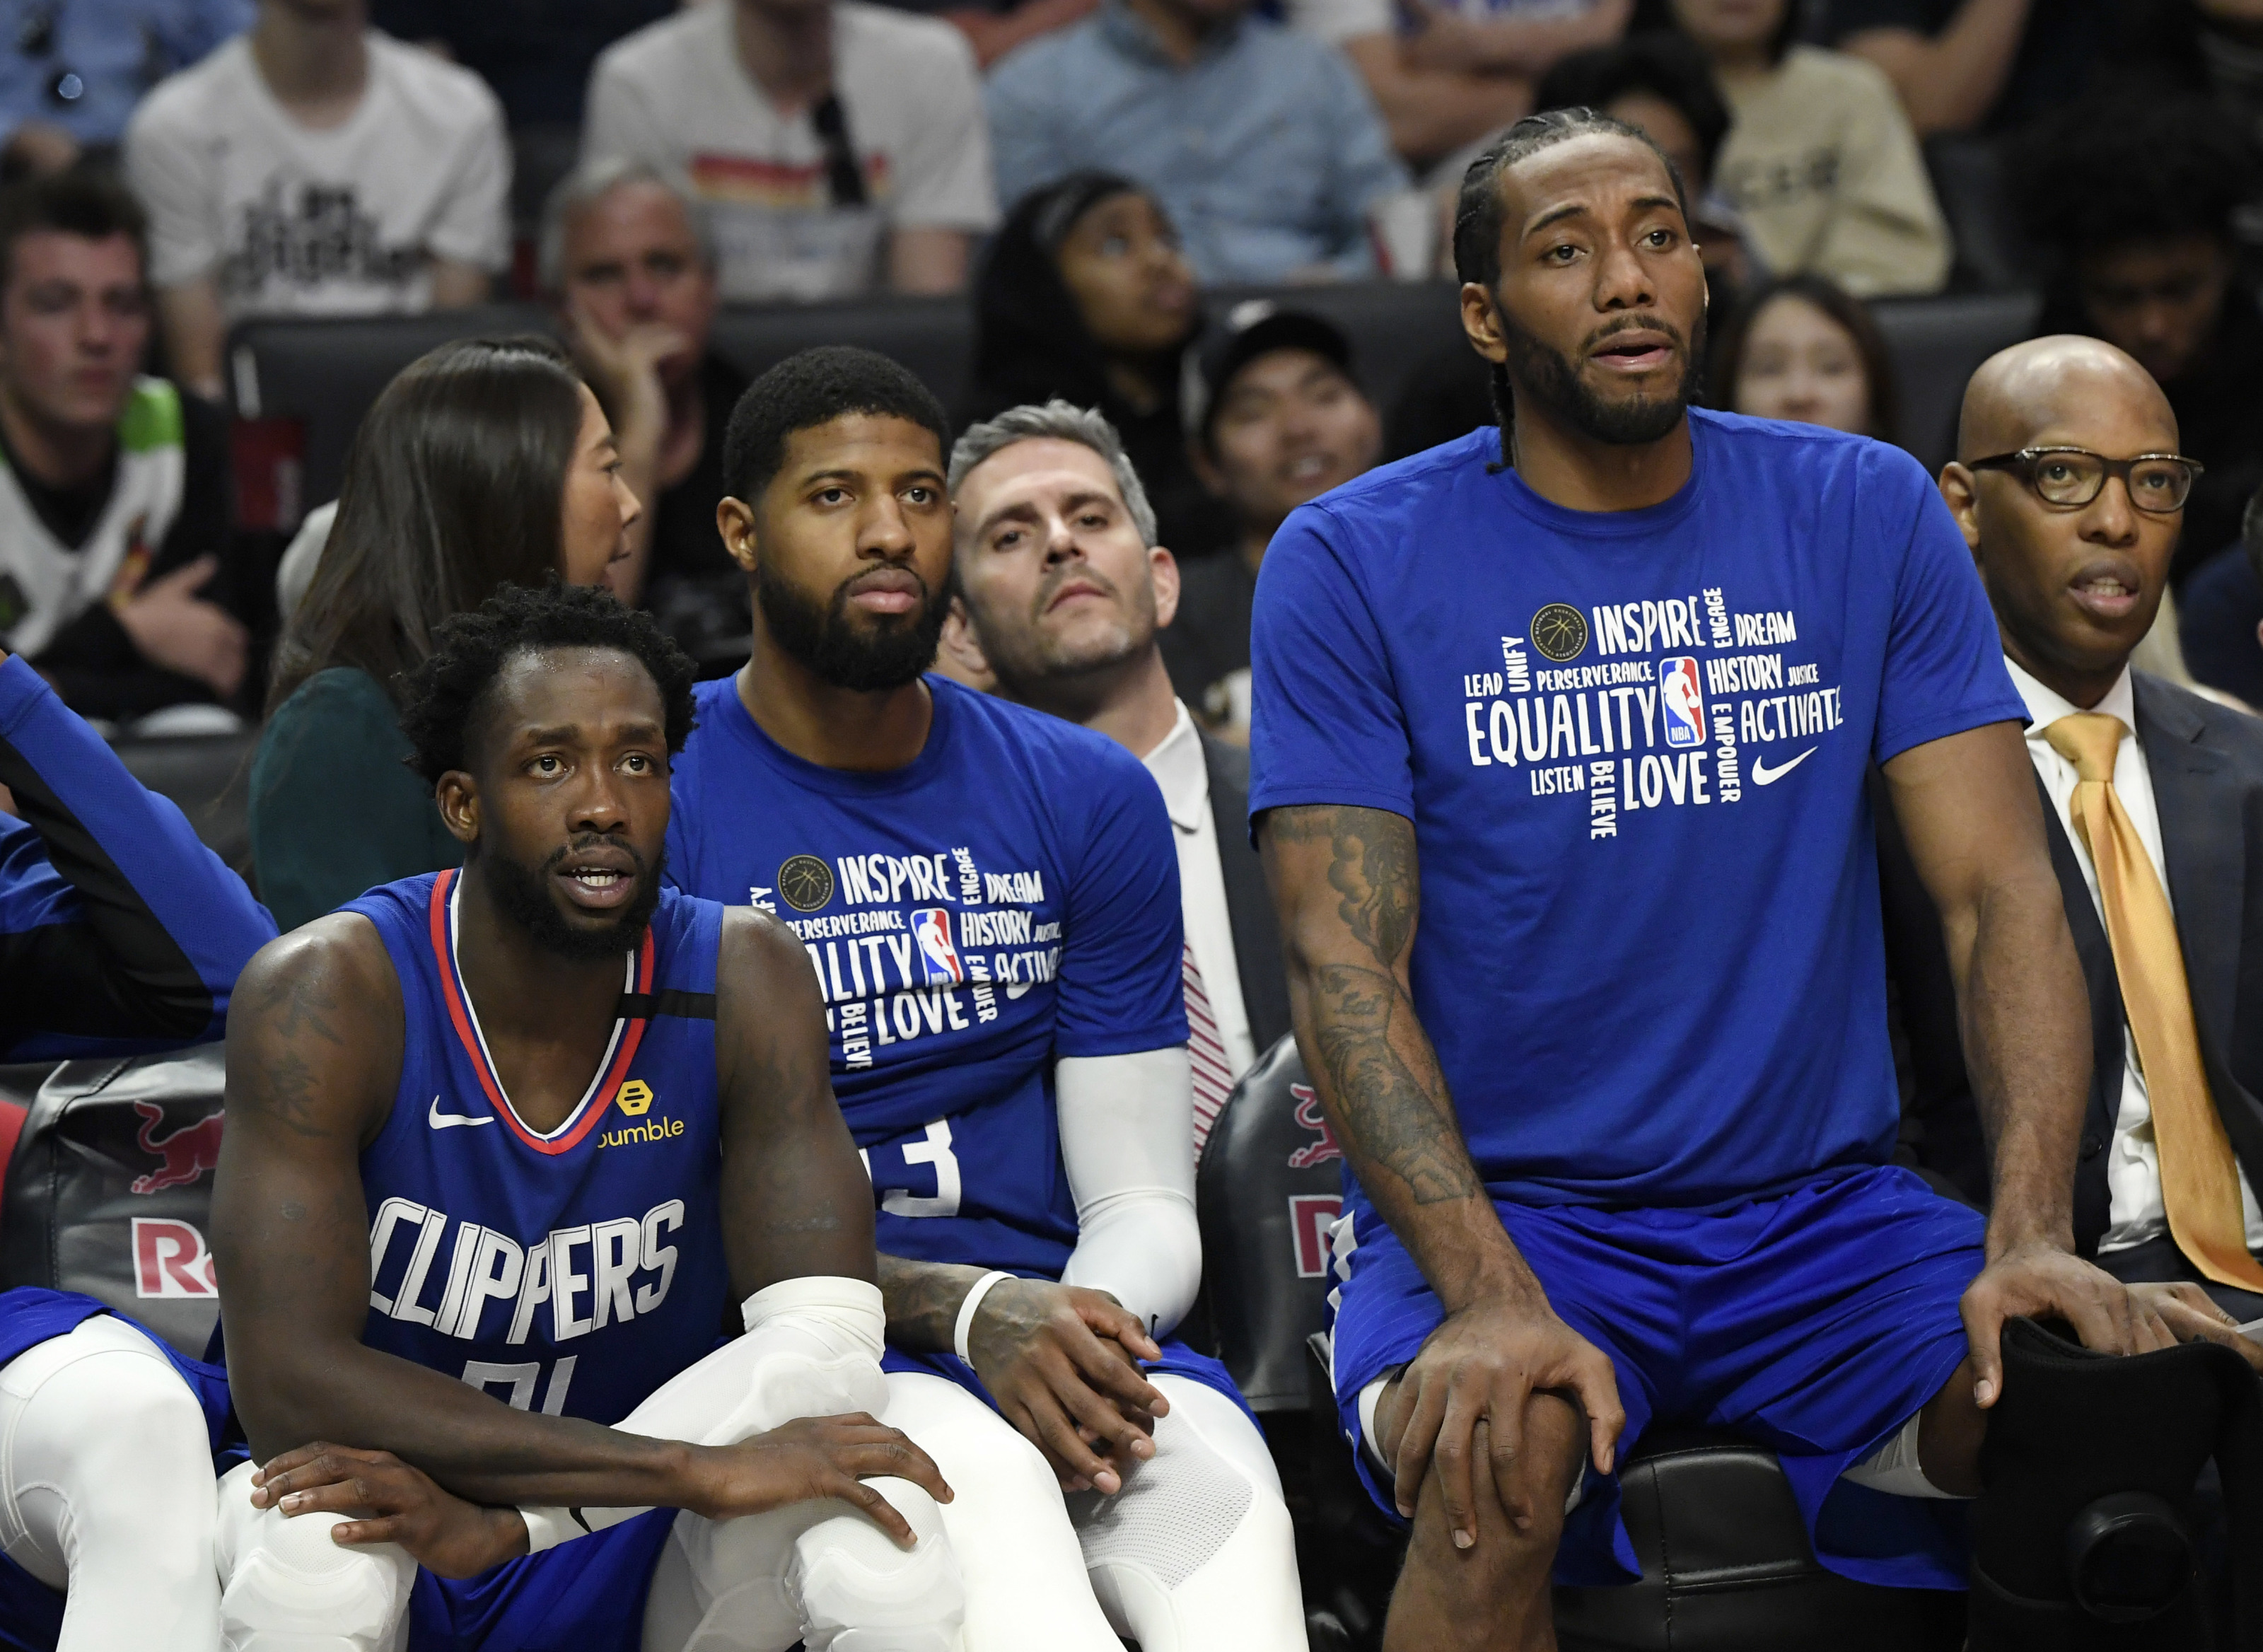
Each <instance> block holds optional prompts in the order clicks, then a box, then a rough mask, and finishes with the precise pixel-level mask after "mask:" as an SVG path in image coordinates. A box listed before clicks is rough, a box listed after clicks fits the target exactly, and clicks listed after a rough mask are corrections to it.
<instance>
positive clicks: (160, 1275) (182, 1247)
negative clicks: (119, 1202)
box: [134, 1216, 220, 1300]
mask: <svg viewBox="0 0 2263 1652" xmlns="http://www.w3.org/2000/svg"><path fill="white" fill-rule="evenodd" d="M219 1294H220V1280H219V1279H218V1277H217V1276H216V1275H215V1273H214V1272H213V1254H212V1251H211V1250H210V1249H208V1248H207V1247H206V1244H205V1236H204V1235H203V1234H201V1233H199V1231H198V1230H197V1229H196V1228H195V1226H194V1225H193V1224H192V1223H189V1222H185V1221H163V1220H161V1219H159V1218H156V1217H151V1216H136V1217H135V1218H134V1295H136V1296H139V1297H144V1298H148V1297H156V1298H161V1299H171V1300H178V1299H180V1298H182V1297H189V1296H218V1295H219Z"/></svg>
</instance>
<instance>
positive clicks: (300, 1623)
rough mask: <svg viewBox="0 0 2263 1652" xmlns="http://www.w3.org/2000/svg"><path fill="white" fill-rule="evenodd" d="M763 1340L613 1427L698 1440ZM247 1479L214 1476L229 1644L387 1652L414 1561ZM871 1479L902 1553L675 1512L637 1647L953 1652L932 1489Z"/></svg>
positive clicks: (945, 1555)
mask: <svg viewBox="0 0 2263 1652" xmlns="http://www.w3.org/2000/svg"><path fill="white" fill-rule="evenodd" d="M762 1342H763V1339H762V1338H760V1337H755V1336H748V1337H736V1338H734V1339H733V1340H732V1341H731V1342H729V1343H727V1344H725V1345H724V1346H723V1347H721V1348H719V1349H718V1350H716V1351H714V1352H713V1353H712V1354H710V1355H708V1357H707V1358H706V1359H703V1360H701V1361H700V1362H699V1363H698V1365H696V1366H692V1367H690V1369H689V1370H687V1371H685V1372H683V1373H682V1374H680V1375H679V1376H677V1377H676V1379H674V1380H672V1381H670V1382H669V1383H668V1384H667V1385H666V1386H664V1387H662V1388H660V1389H658V1390H657V1391H655V1392H654V1394H653V1395H651V1397H650V1398H648V1399H647V1400H646V1401H645V1402H644V1403H643V1404H642V1405H640V1406H639V1407H638V1408H637V1409H635V1410H634V1411H633V1412H631V1413H630V1414H629V1416H627V1417H625V1418H623V1419H622V1421H621V1423H620V1424H619V1426H620V1428H621V1430H622V1431H624V1432H625V1433H631V1434H644V1435H648V1436H651V1437H653V1438H660V1439H687V1440H710V1441H713V1437H714V1435H715V1431H716V1429H717V1424H718V1419H719V1414H720V1415H721V1416H723V1417H728V1416H729V1415H731V1414H732V1412H733V1410H734V1409H736V1408H739V1407H741V1404H742V1402H743V1400H744V1396H745V1395H746V1394H747V1392H748V1388H749V1385H750V1383H751V1381H752V1380H753V1376H754V1373H755V1366H756V1364H757V1362H758V1361H759V1359H760V1358H761V1357H762V1355H763V1352H764V1350H763V1345H762ZM752 1431H754V1430H753V1428H752V1427H748V1429H746V1430H745V1431H744V1432H752ZM714 1443H720V1442H719V1441H715V1442H714ZM249 1474H250V1469H249V1466H248V1465H247V1466H246V1467H243V1468H242V1469H240V1470H238V1471H237V1472H236V1473H235V1474H230V1475H229V1476H228V1478H227V1479H226V1480H224V1481H222V1482H221V1497H220V1506H221V1511H220V1560H221V1575H222V1576H223V1577H224V1578H225V1579H226V1580H227V1589H226V1592H225V1595H224V1597H223V1606H222V1613H221V1616H222V1618H223V1620H224V1623H225V1627H226V1637H227V1638H226V1641H225V1645H226V1647H227V1648H228V1652H390V1649H391V1648H394V1646H396V1645H397V1644H399V1640H398V1637H399V1636H401V1634H403V1633H404V1632H405V1629H406V1621H407V1613H408V1596H409V1590H410V1589H411V1587H412V1586H413V1585H414V1583H415V1582H416V1566H415V1564H414V1562H412V1561H410V1560H409V1558H408V1555H407V1554H405V1553H404V1552H402V1551H401V1550H400V1549H399V1548H396V1547H394V1546H392V1545H390V1544H386V1545H380V1546H377V1547H368V1548H353V1549H344V1548H340V1547H338V1546H337V1545H336V1544H334V1543H332V1542H331V1541H330V1540H329V1528H330V1527H331V1526H332V1525H336V1523H337V1520H338V1519H339V1518H343V1517H338V1516H332V1515H326V1514H314V1515H301V1516H300V1517H298V1518H295V1519H286V1518H284V1517H283V1516H282V1515H280V1514H279V1513H278V1512H277V1511H273V1510H265V1511H262V1510H256V1509H254V1508H253V1507H252V1506H251V1503H250V1496H249V1494H250V1482H249ZM872 1484H873V1485H874V1486H875V1487H876V1488H877V1489H878V1490H879V1491H880V1493H881V1495H882V1496H886V1498H887V1499H888V1501H889V1502H890V1503H893V1504H894V1505H895V1506H896V1508H897V1509H898V1510H899V1511H900V1512H901V1513H902V1514H903V1516H904V1518H906V1519H907V1520H908V1521H909V1522H910V1523H911V1525H912V1529H913V1530H914V1531H915V1532H918V1533H920V1542H919V1545H918V1547H916V1548H914V1549H911V1550H908V1551H907V1550H904V1549H900V1548H898V1547H896V1545H895V1544H894V1542H893V1541H892V1540H890V1539H889V1538H888V1537H887V1535H886V1533H885V1532H881V1530H880V1529H879V1528H878V1526H876V1525H873V1524H872V1523H871V1521H869V1520H867V1519H866V1518H864V1516H863V1515H862V1514H860V1513H857V1511H854V1510H852V1509H850V1507H849V1505H848V1504H846V1503H799V1504H795V1505H793V1506H792V1507H789V1508H784V1509H778V1510H774V1511H771V1512H770V1513H768V1514H762V1515H754V1516H750V1517H748V1518H743V1519H737V1520H728V1521H722V1522H715V1521H710V1520H705V1519H703V1518H700V1517H699V1516H698V1515H695V1514H690V1513H685V1514H680V1515H678V1516H677V1517H676V1525H675V1527H674V1529H673V1531H672V1532H671V1534H670V1537H669V1542H668V1544H667V1546H666V1547H665V1548H664V1549H663V1550H662V1555H661V1561H660V1564H659V1567H658V1568H657V1569H656V1570H655V1572H654V1576H653V1586H652V1592H651V1594H650V1595H649V1596H648V1597H647V1603H646V1612H645V1626H644V1644H645V1646H646V1647H647V1648H648V1649H649V1652H784V1649H785V1648H788V1647H791V1646H792V1644H793V1643H794V1642H795V1641H806V1643H807V1645H808V1647H809V1648H810V1652H959V1648H960V1645H961V1642H960V1639H959V1631H958V1625H959V1619H960V1615H961V1612H962V1598H961V1594H960V1587H959V1582H958V1567H957V1565H956V1564H955V1563H954V1562H953V1561H952V1559H951V1549H950V1547H949V1543H948V1540H947V1539H946V1538H945V1537H944V1533H943V1527H942V1522H941V1519H940V1518H939V1517H938V1515H937V1513H936V1505H935V1502H934V1499H932V1498H931V1497H929V1496H928V1495H927V1493H925V1492H924V1491H922V1490H921V1489H919V1488H918V1487H917V1486H915V1485H913V1484H912V1483H911V1482H908V1481H902V1480H876V1481H874V1482H872ZM565 1547H568V1548H569V1549H570V1548H571V1547H573V1546H572V1544H570V1543H569V1544H568V1545H566V1546H565ZM553 1563H555V1564H562V1565H567V1566H571V1565H572V1564H573V1563H574V1562H573V1561H572V1559H571V1558H570V1556H568V1555H560V1557H559V1560H558V1561H556V1562H553Z"/></svg>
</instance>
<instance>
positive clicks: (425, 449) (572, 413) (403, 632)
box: [251, 337, 640, 930]
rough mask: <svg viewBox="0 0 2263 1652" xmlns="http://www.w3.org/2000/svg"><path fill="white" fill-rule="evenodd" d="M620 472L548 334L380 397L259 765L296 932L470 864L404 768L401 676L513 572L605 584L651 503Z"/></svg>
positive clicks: (282, 908) (265, 864) (254, 807)
mask: <svg viewBox="0 0 2263 1652" xmlns="http://www.w3.org/2000/svg"><path fill="white" fill-rule="evenodd" d="M619 472H620V456H619V453H618V451H617V449H616V448H615V446H614V443H613V433H612V429H611V426H610V425H609V424H607V423H606V422H605V416H604V411H603V410H602V409H600V408H599V407H598V405H597V401H596V397H595V396H593V395H590V393H589V388H587V387H586V386H585V385H583V384H582V380H580V379H579V378H578V377H576V376H575V373H574V370H573V368H572V366H570V365H569V364H568V359H567V357H566V355H565V353H564V351H561V350H560V349H559V347H558V346H557V345H556V344H553V343H552V342H551V341H550V340H548V339H546V338H540V337H521V338H501V339H486V338H480V339H464V340H459V341H458V342H456V343H453V344H443V345H441V346H440V347H439V348H438V349H437V350H434V351H430V353H428V354H426V355H424V356H423V357H420V358H419V359H417V360H416V361H414V362H412V363H410V364H409V365H408V366H407V367H405V368H403V369H402V370H401V373H400V375H399V376H398V377H396V378H395V379H394V380H393V382H392V383H391V384H389V385H387V387H386V388H385V391H384V394H382V395H380V396H379V397H378V399H377V401H376V402H375V403H374V404H373V405H372V407H371V408H370V410H369V414H368V416H367V417H365V418H364V419H363V421H362V424H361V429H360V430H359V431H358V432H357V433H356V434H355V437H354V441H353V446H352V448H351V451H350V452H349V453H348V454H347V456H346V473H345V482H344V485H343V488H342V489H340V491H339V495H338V514H337V521H336V525H334V526H333V527H332V528H331V530H330V536H329V542H328V543H327V544H326V545H325V546H324V547H323V550H322V562H321V565H320V566H319V567H318V568H317V569H316V570H315V577H314V581H313V583H311V584H310V585H309V586H308V587H307V594H306V596H305V597H304V598H302V599H301V600H300V603H299V605H298V607H297V608H296V610H295V611H294V612H293V614H292V617H291V621H290V627H289V629H288V631H287V632H286V634H285V635H284V638H283V641H282V643H281V645H280V646H279V647H278V649H277V651H276V664H275V675H274V682H273V685H272V686H271V689H270V690H269V692H268V698H267V726H266V728H265V729H264V731H263V733H262V734H261V735H260V741H259V750H258V752H257V756H256V757H254V758H253V760H252V765H251V853H252V863H253V867H254V871H255V873H256V877H257V883H258V886H259V891H260V895H261V898H262V899H263V900H264V901H265V902H267V906H268V909H269V910H271V912H273V913H274V914H275V919H276V922H277V924H279V925H280V926H281V927H282V928H284V929H286V930H288V929H293V928H295V927H296V926H297V925H299V924H303V923H305V922H307V920H308V919H310V918H315V917H320V916H322V914H323V913H325V912H327V911H329V910H330V909H332V908H333V907H335V906H336V905H337V904H338V903H339V902H341V901H346V900H351V898H352V897H353V896H355V895H358V894H360V893H361V892H362V891H363V890H364V889H366V888H372V887H373V886H375V885H377V884H380V883H385V882H388V881H390V880H393V879H395V878H403V877H410V876H413V875H415V874H416V873H420V872H430V871H433V870H436V869H437V868H439V867H442V866H453V865H455V864H456V863H457V862H458V861H459V860H460V859H462V853H463V851H462V847H461V845H460V844H458V843H457V842H456V840H455V839H454V838H452V837H450V836H449V835H448V834H447V832H446V830H445V829H443V827H442V826H441V824H440V819H439V815H438V814H437V811H436V810H435V809H434V808H433V806H432V800H431V796H430V793H429V791H428V790H427V789H426V788H425V786H423V783H422V782H420V781H419V780H417V779H416V777H415V776H413V775H411V774H410V773H409V772H408V770H407V769H406V768H404V767H403V766H402V760H403V759H404V758H405V757H407V755H408V742H407V741H406V740H405V739H404V738H403V736H402V735H401V729H400V726H399V721H398V717H397V713H398V706H397V704H396V701H395V699H394V695H395V693H396V692H397V691H396V685H397V682H398V680H399V679H400V677H401V675H402V674H403V673H404V672H407V671H408V670H411V669H413V668H414V667H415V666H416V665H418V664H420V663H422V662H423V660H424V658H425V656H427V655H428V654H430V651H431V647H432V637H433V634H434V633H435V632H436V631H437V629H438V628H439V626H440V623H441V621H443V620H446V619H447V618H449V617H450V616H451V615H452V614H458V613H462V612H466V611H467V610H470V609H473V608H476V607H477V606H479V605H480V603H481V601H483V600H484V599H485V598H487V597H488V595H489V594H490V593H491V592H493V591H495V588H496V587H497V586H499V585H502V584H504V583H511V584H518V585H539V584H541V583H543V582H544V581H545V580H547V579H549V578H551V577H552V576H556V577H558V578H560V579H562V580H564V581H565V582H566V583H568V584H579V585H596V584H604V583H606V576H607V572H608V569H611V567H612V566H613V565H614V564H616V563H618V562H621V561H622V560H623V558H625V555H626V534H627V531H628V527H629V525H630V524H631V523H633V522H634V521H635V520H636V519H637V517H638V515H639V513H640V506H639V505H638V503H637V500H636V497H635V496H634V495H633V494H632V493H630V492H629V490H628V489H627V488H626V487H625V486H624V485H623V484H622V482H621V480H620V475H619Z"/></svg>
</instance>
